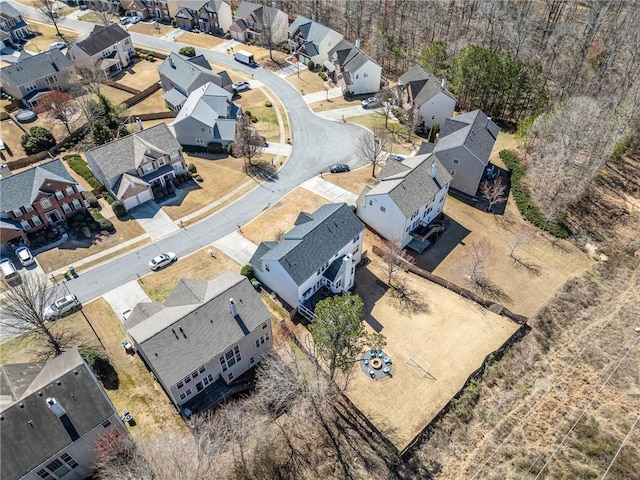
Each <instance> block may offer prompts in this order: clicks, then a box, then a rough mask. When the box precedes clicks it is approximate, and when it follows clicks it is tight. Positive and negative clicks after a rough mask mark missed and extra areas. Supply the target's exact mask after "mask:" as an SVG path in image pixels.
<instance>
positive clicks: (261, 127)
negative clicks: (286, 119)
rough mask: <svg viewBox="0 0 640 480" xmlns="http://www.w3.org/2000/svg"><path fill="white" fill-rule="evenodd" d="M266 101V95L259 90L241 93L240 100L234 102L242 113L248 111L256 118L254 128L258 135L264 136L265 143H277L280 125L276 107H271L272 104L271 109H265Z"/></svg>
mask: <svg viewBox="0 0 640 480" xmlns="http://www.w3.org/2000/svg"><path fill="white" fill-rule="evenodd" d="M267 100H268V99H267V97H266V95H265V94H264V93H263V92H262V91H260V89H254V90H247V91H246V92H242V93H241V94H240V98H239V99H237V100H234V102H236V103H237V104H239V105H240V106H241V107H242V111H243V112H247V111H249V112H251V114H252V115H255V116H256V117H257V118H258V123H255V124H254V126H255V127H256V129H257V130H258V132H260V135H263V136H265V137H266V139H267V141H270V142H279V141H280V124H279V123H278V116H277V114H276V108H278V107H277V106H273V102H272V106H271V107H266V106H265V103H266V101H267Z"/></svg>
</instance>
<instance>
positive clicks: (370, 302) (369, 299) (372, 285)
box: [354, 264, 389, 333]
mask: <svg viewBox="0 0 640 480" xmlns="http://www.w3.org/2000/svg"><path fill="white" fill-rule="evenodd" d="M370 265H371V264H369V267H366V268H363V267H360V268H358V269H356V286H355V289H354V291H355V293H357V294H358V295H360V297H362V301H363V302H364V312H363V313H364V321H365V322H367V323H368V324H369V326H370V327H371V328H372V329H373V330H374V331H375V332H377V333H380V332H381V331H382V329H383V328H384V325H382V324H381V323H380V322H378V320H376V318H375V317H374V316H373V315H372V314H371V311H372V310H373V307H374V306H375V305H376V303H377V302H378V301H379V300H380V299H381V298H382V297H383V296H384V294H385V293H387V290H388V289H389V287H388V286H387V284H385V283H384V282H382V281H381V280H380V279H379V278H378V277H376V276H375V275H374V274H373V273H371V271H370V270H369V268H370Z"/></svg>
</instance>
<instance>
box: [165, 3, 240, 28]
mask: <svg viewBox="0 0 640 480" xmlns="http://www.w3.org/2000/svg"><path fill="white" fill-rule="evenodd" d="M175 19H176V25H177V26H178V27H179V28H182V29H184V30H193V29H194V28H197V29H198V30H200V31H201V32H205V33H217V34H220V33H226V32H228V31H229V27H231V24H232V23H233V16H232V15H231V5H229V4H228V3H227V2H225V1H223V0H179V1H178V13H176V15H175Z"/></svg>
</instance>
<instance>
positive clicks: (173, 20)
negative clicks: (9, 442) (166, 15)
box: [171, 18, 178, 28]
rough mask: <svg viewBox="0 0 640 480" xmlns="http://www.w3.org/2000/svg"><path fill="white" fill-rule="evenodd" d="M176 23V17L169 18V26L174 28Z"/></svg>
mask: <svg viewBox="0 0 640 480" xmlns="http://www.w3.org/2000/svg"><path fill="white" fill-rule="evenodd" d="M177 25H178V22H176V19H175V18H172V19H171V26H172V27H174V28H175V27H176V26H177Z"/></svg>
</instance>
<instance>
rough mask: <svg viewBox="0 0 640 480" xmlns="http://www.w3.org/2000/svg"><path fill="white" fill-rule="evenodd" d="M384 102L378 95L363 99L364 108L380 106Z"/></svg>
mask: <svg viewBox="0 0 640 480" xmlns="http://www.w3.org/2000/svg"><path fill="white" fill-rule="evenodd" d="M381 106H382V104H381V103H380V100H378V99H377V98H376V97H369V98H367V99H366V100H362V108H378V107H381Z"/></svg>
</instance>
